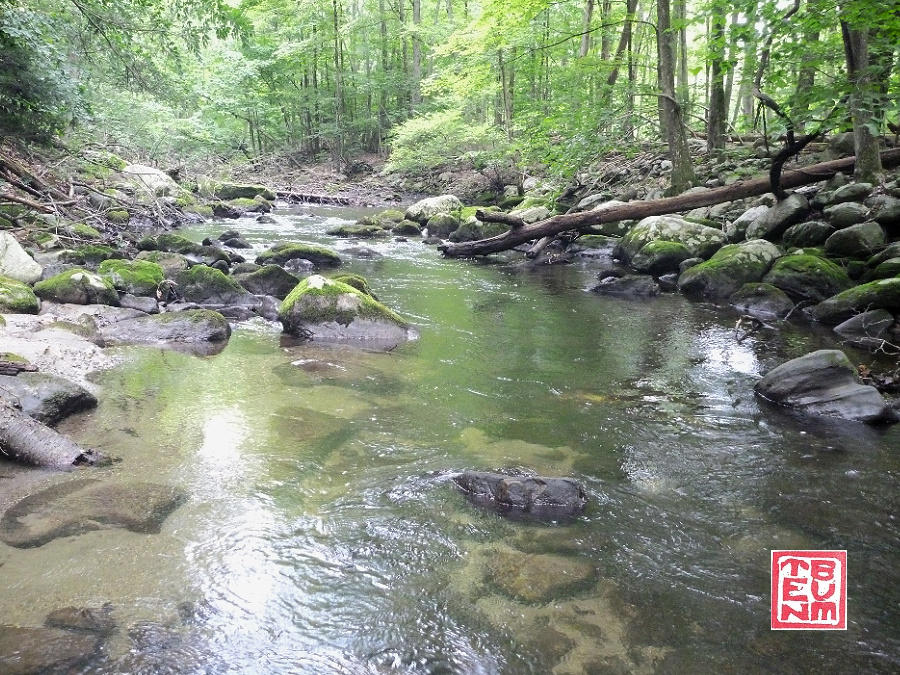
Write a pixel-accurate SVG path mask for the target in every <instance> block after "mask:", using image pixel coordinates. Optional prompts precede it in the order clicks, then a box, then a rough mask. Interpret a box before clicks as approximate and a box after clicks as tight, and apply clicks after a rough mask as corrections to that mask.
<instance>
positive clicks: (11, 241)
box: [0, 232, 43, 284]
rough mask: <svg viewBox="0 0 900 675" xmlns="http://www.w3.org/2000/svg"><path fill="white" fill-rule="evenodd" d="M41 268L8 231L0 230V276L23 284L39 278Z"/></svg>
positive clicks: (31, 282)
mask: <svg viewBox="0 0 900 675" xmlns="http://www.w3.org/2000/svg"><path fill="white" fill-rule="evenodd" d="M42 271H43V268H42V267H41V266H40V265H39V264H38V263H36V262H35V261H34V259H33V258H32V257H31V256H30V255H28V254H27V253H26V252H25V249H24V248H22V247H21V246H20V245H19V242H18V241H17V240H16V238H15V237H13V236H12V235H11V234H10V233H9V232H0V276H4V277H9V278H10V279H15V280H16V281H21V282H22V283H25V284H33V283H34V282H36V281H38V280H40V278H41V273H42Z"/></svg>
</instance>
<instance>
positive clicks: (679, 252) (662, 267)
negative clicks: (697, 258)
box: [631, 239, 694, 276]
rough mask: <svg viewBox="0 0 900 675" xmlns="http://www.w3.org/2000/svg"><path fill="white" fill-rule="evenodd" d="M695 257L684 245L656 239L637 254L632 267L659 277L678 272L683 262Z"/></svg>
mask: <svg viewBox="0 0 900 675" xmlns="http://www.w3.org/2000/svg"><path fill="white" fill-rule="evenodd" d="M693 257H694V256H693V254H692V253H691V252H690V251H689V250H688V248H687V246H685V245H684V244H681V243H679V242H677V241H663V240H662V239H656V240H654V241H651V242H648V243H647V244H646V245H645V246H644V247H643V248H642V249H641V250H640V251H638V252H637V254H635V256H634V257H633V258H632V259H631V266H632V267H633V268H634V269H635V270H636V271H638V272H643V273H645V274H653V275H655V276H659V275H661V274H667V273H669V272H677V271H678V268H679V265H681V263H682V262H684V261H685V260H687V259H688V258H693Z"/></svg>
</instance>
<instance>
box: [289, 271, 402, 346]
mask: <svg viewBox="0 0 900 675" xmlns="http://www.w3.org/2000/svg"><path fill="white" fill-rule="evenodd" d="M278 318H279V320H280V321H281V325H282V326H283V328H284V331H285V332H286V333H289V334H291V335H297V336H300V337H304V338H312V339H326V340H378V341H392V342H395V343H396V342H402V341H405V340H407V339H409V337H410V331H409V325H408V324H407V323H406V322H405V321H404V320H403V319H402V318H401V317H400V316H399V315H398V314H396V313H395V312H393V311H391V310H390V309H388V308H387V307H386V306H384V305H383V304H381V303H380V302H378V301H376V300H375V299H374V298H372V297H371V296H369V295H366V294H365V293H363V292H361V291H359V290H357V289H356V288H354V287H353V286H350V285H348V284H345V283H342V282H340V281H334V280H331V279H326V278H325V277H323V276H320V275H317V274H316V275H313V276H311V277H307V278H306V279H304V280H303V281H301V282H300V283H299V284H297V287H296V288H295V289H294V290H293V291H291V293H290V295H288V296H287V298H285V299H284V302H282V303H281V307H280V308H279V311H278Z"/></svg>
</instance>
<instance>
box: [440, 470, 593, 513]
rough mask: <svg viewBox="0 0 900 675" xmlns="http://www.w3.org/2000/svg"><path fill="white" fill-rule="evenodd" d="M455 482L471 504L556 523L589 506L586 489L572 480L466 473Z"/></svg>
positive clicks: (454, 479) (475, 472) (456, 478)
mask: <svg viewBox="0 0 900 675" xmlns="http://www.w3.org/2000/svg"><path fill="white" fill-rule="evenodd" d="M453 481H454V482H455V483H456V485H457V486H459V488H460V489H461V490H462V491H463V492H464V493H465V494H466V495H467V496H468V497H469V498H470V499H471V500H472V501H474V502H475V503H477V504H480V505H484V506H489V507H490V508H493V509H496V510H497V511H499V512H500V513H501V514H507V515H513V516H515V515H527V516H531V517H534V518H537V519H540V520H545V519H547V520H555V519H559V518H571V517H574V516H577V515H578V514H580V513H581V512H582V511H584V508H585V506H586V505H587V494H586V493H585V491H584V488H583V487H582V486H581V485H579V484H578V482H577V481H575V480H573V479H571V478H557V477H554V478H548V477H544V476H510V475H507V474H501V473H490V472H486V471H464V472H463V473H461V474H459V475H458V476H455V477H454V478H453Z"/></svg>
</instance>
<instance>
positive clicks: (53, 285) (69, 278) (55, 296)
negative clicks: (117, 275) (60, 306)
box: [34, 269, 119, 306]
mask: <svg viewBox="0 0 900 675" xmlns="http://www.w3.org/2000/svg"><path fill="white" fill-rule="evenodd" d="M34 293H35V295H37V296H38V297H39V298H41V299H42V300H49V301H50V302H60V303H71V304H73V305H112V306H118V304H119V294H118V293H117V292H116V289H115V287H114V286H113V285H112V282H111V281H109V280H108V279H105V278H104V277H102V276H100V275H99V274H94V273H93V272H88V271H87V270H83V269H74V270H67V271H65V272H62V273H61V274H57V275H56V276H54V277H50V278H49V279H45V280H44V281H39V282H38V283H36V284H35V285H34Z"/></svg>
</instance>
